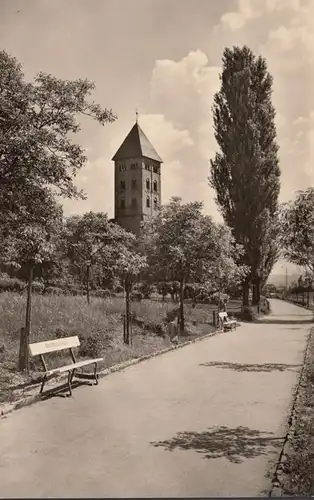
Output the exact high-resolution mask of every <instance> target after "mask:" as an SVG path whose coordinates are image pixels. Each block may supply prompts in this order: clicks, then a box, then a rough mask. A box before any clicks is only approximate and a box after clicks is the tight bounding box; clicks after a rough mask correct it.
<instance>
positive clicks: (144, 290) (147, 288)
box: [138, 281, 155, 299]
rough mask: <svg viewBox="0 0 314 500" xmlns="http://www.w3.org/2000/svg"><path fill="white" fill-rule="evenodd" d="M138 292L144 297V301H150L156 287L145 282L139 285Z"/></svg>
mask: <svg viewBox="0 0 314 500" xmlns="http://www.w3.org/2000/svg"><path fill="white" fill-rule="evenodd" d="M138 290H139V292H140V293H141V294H142V295H143V297H144V299H150V297H151V295H152V293H154V291H155V287H154V286H153V285H151V284H150V283H147V282H146V281H144V282H143V283H141V284H140V285H139V287H138Z"/></svg>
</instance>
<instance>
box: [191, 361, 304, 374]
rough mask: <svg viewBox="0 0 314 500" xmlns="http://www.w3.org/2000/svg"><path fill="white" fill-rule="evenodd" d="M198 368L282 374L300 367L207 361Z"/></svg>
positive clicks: (279, 364) (280, 364)
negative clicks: (276, 372)
mask: <svg viewBox="0 0 314 500" xmlns="http://www.w3.org/2000/svg"><path fill="white" fill-rule="evenodd" d="M200 366H208V367H211V366H213V367H215V368H223V369H225V370H235V371H237V372H272V371H279V372H283V371H285V370H289V371H295V370H294V369H295V368H298V367H300V366H302V365H286V364H283V363H264V364H262V365H258V364H255V365H253V364H251V365H250V364H240V363H228V362H225V361H209V362H208V363H201V364H200Z"/></svg>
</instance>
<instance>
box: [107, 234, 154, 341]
mask: <svg viewBox="0 0 314 500" xmlns="http://www.w3.org/2000/svg"><path fill="white" fill-rule="evenodd" d="M126 234H127V235H130V236H131V237H129V238H128V240H125V241H124V242H121V243H120V244H118V245H116V247H115V256H116V259H115V264H114V272H115V274H116V275H117V276H119V277H120V279H121V282H122V284H123V288H124V291H125V322H124V338H123V340H124V342H125V343H126V344H128V345H132V329H131V293H132V287H133V285H134V283H135V282H136V280H138V279H139V276H140V274H141V272H142V271H143V270H145V269H146V268H147V260H146V257H145V255H142V254H140V253H138V252H137V251H136V244H135V238H134V236H133V235H131V234H130V233H126Z"/></svg>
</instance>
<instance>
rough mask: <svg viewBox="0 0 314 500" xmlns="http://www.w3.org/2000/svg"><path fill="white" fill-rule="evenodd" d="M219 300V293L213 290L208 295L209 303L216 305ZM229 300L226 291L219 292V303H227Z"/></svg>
mask: <svg viewBox="0 0 314 500" xmlns="http://www.w3.org/2000/svg"><path fill="white" fill-rule="evenodd" d="M218 302H219V293H218V292H215V293H213V294H212V295H211V297H210V303H211V304H214V305H216V306H217V305H218ZM228 302H229V295H228V294H227V293H221V294H220V303H221V305H222V304H228Z"/></svg>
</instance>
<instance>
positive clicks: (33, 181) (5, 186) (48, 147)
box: [0, 51, 115, 231]
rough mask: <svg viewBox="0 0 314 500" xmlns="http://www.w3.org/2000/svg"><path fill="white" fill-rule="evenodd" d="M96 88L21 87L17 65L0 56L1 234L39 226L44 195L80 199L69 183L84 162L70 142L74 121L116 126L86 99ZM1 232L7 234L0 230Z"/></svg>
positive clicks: (43, 78) (79, 83) (42, 82)
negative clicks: (90, 120)
mask: <svg viewBox="0 0 314 500" xmlns="http://www.w3.org/2000/svg"><path fill="white" fill-rule="evenodd" d="M94 88H95V85H94V84H93V83H91V82H89V81H87V80H74V81H63V80H60V79H58V78H56V77H53V76H51V75H47V74H45V73H39V74H38V75H37V77H36V78H35V81H34V82H26V81H25V79H24V75H23V72H22V68H21V65H20V64H19V63H18V62H17V60H16V59H15V58H13V57H11V56H10V55H9V54H7V53H6V52H5V51H0V178H1V183H0V204H1V213H0V230H1V231H5V230H9V231H10V230H11V229H12V228H14V227H19V226H21V224H22V225H23V224H26V225H27V224H33V223H34V222H35V223H36V224H37V223H40V222H41V221H42V219H43V217H44V213H43V208H44V206H45V200H46V198H47V195H49V194H53V195H56V194H59V195H61V196H65V197H70V198H71V197H82V196H83V194H82V192H80V191H79V190H78V189H77V188H76V186H75V184H74V177H75V174H76V172H77V170H78V169H80V168H81V167H82V166H83V165H84V163H85V161H86V157H85V155H84V151H83V149H82V148H81V147H80V146H79V145H77V144H76V143H75V142H73V138H74V136H75V134H76V133H78V132H79V131H80V123H79V121H78V120H77V117H78V116H83V115H87V116H90V117H91V118H93V119H95V120H97V121H98V122H99V123H101V124H104V123H108V122H112V121H114V120H115V116H114V115H113V113H112V112H111V110H107V109H104V110H102V109H101V108H100V106H98V105H97V104H95V103H94V102H89V100H88V98H89V96H90V95H91V93H92V92H93V90H94ZM5 228H6V229H5Z"/></svg>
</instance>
